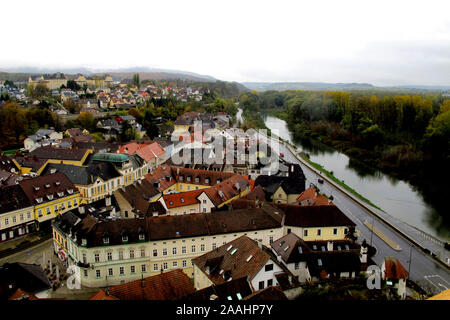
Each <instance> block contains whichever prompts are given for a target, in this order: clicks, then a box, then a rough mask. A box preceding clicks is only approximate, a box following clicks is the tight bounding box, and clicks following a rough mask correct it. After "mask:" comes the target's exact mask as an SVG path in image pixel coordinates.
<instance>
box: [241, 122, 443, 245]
mask: <svg viewBox="0 0 450 320" xmlns="http://www.w3.org/2000/svg"><path fill="white" fill-rule="evenodd" d="M239 116H240V114H239ZM263 118H264V121H265V124H266V126H267V127H268V128H269V129H271V130H276V131H278V132H274V133H276V134H277V135H278V136H279V137H280V138H282V139H284V140H286V141H289V142H291V143H292V144H294V145H295V146H297V147H298V148H299V150H302V151H304V152H306V153H308V154H309V155H310V159H311V160H312V161H314V162H316V163H319V164H321V165H323V166H324V168H325V169H327V170H328V171H332V172H333V174H334V176H335V177H336V178H338V179H340V180H343V181H344V182H345V184H347V185H348V186H350V187H351V188H353V189H354V190H356V191H357V192H358V193H360V194H361V195H362V196H364V197H366V198H367V199H369V200H370V201H372V202H373V203H374V204H375V205H377V206H378V207H380V208H381V209H383V210H384V211H385V212H387V213H388V214H390V215H392V216H394V217H396V218H398V219H400V220H402V221H404V222H406V223H408V224H410V225H412V226H414V227H416V228H418V229H420V230H423V231H425V232H427V233H429V234H431V235H433V236H435V237H437V238H439V239H442V240H448V239H449V238H450V230H449V229H447V228H445V227H443V226H442V225H441V224H440V221H439V220H440V217H441V215H440V214H439V213H438V212H437V211H436V209H435V208H433V206H432V205H431V204H428V203H426V202H425V201H424V200H423V197H422V195H421V194H420V193H419V192H417V191H415V190H414V189H413V187H412V186H411V185H410V184H409V183H406V182H404V181H401V180H397V179H394V178H392V177H390V176H388V175H386V174H384V173H382V172H380V171H378V170H376V169H374V168H371V167H368V166H366V165H364V164H362V163H360V162H358V161H354V160H350V159H349V157H347V156H346V155H345V154H342V153H340V152H338V151H336V150H335V149H333V148H330V147H327V146H325V145H323V144H321V143H319V142H317V141H314V140H306V141H301V142H300V141H293V138H292V135H291V133H290V132H289V129H288V128H287V123H286V122H285V121H284V120H281V119H279V118H276V117H273V116H269V115H263Z"/></svg>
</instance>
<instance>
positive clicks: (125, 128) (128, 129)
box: [119, 120, 136, 142]
mask: <svg viewBox="0 0 450 320" xmlns="http://www.w3.org/2000/svg"><path fill="white" fill-rule="evenodd" d="M119 139H120V142H128V141H130V140H135V139H136V129H135V128H134V127H132V126H131V125H130V123H129V122H128V121H127V120H125V121H124V122H122V126H121V128H120V135H119Z"/></svg>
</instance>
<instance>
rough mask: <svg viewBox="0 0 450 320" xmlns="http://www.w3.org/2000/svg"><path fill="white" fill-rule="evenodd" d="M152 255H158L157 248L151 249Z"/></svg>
mask: <svg viewBox="0 0 450 320" xmlns="http://www.w3.org/2000/svg"><path fill="white" fill-rule="evenodd" d="M153 256H154V257H157V256H158V250H157V249H153Z"/></svg>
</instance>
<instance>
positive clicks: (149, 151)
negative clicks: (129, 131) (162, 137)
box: [117, 142, 166, 162]
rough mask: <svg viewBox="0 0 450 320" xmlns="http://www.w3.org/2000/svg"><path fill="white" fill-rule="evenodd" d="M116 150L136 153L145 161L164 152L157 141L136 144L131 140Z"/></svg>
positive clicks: (160, 155)
mask: <svg viewBox="0 0 450 320" xmlns="http://www.w3.org/2000/svg"><path fill="white" fill-rule="evenodd" d="M117 152H118V153H124V154H129V155H133V154H135V153H137V154H138V155H139V156H140V157H141V158H142V159H144V160H145V161H147V162H149V161H151V160H153V159H155V158H157V157H162V156H164V154H165V153H166V151H165V150H164V149H163V148H162V147H161V146H160V145H159V144H158V143H157V142H153V143H150V144H147V143H144V144H138V143H136V142H131V143H129V144H126V145H124V146H121V147H120V148H119V150H118V151H117Z"/></svg>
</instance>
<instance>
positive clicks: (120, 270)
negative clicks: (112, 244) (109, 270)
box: [119, 267, 125, 276]
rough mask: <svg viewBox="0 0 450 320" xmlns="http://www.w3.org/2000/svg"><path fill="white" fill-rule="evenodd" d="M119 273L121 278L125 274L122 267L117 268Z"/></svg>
mask: <svg viewBox="0 0 450 320" xmlns="http://www.w3.org/2000/svg"><path fill="white" fill-rule="evenodd" d="M119 273H120V275H121V276H123V275H124V274H125V270H124V268H123V267H120V268H119Z"/></svg>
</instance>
